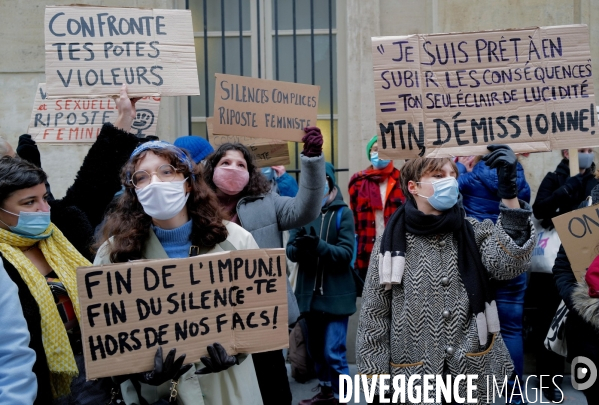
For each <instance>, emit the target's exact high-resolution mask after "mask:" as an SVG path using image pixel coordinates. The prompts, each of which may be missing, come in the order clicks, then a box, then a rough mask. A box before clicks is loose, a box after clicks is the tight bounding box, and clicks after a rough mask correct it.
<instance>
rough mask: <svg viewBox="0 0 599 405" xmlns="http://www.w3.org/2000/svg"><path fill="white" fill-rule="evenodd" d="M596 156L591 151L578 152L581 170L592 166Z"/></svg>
mask: <svg viewBox="0 0 599 405" xmlns="http://www.w3.org/2000/svg"><path fill="white" fill-rule="evenodd" d="M594 157H595V154H594V153H593V152H591V153H584V152H578V167H579V168H580V170H582V169H588V168H589V167H591V165H592V164H593V158H594Z"/></svg>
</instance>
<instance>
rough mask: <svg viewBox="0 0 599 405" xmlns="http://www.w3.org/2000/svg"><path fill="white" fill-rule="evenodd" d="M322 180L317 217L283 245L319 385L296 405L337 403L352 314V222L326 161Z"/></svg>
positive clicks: (354, 293)
mask: <svg viewBox="0 0 599 405" xmlns="http://www.w3.org/2000/svg"><path fill="white" fill-rule="evenodd" d="M326 180H327V182H326V184H325V190H324V196H323V198H322V209H321V213H320V215H319V216H318V218H316V219H315V220H314V221H312V222H311V223H309V224H308V225H306V226H305V227H302V228H298V229H294V230H292V231H291V232H290V236H289V242H288V244H287V256H288V257H289V259H290V260H292V261H294V262H297V263H298V264H299V274H298V280H297V285H296V290H295V295H296V297H297V301H298V305H299V309H300V312H301V313H302V314H303V315H304V316H305V318H306V322H307V325H308V352H309V354H310V356H311V357H312V359H313V360H314V365H315V369H316V374H317V376H318V380H319V387H320V392H319V393H318V394H317V395H316V396H315V397H313V398H311V399H306V400H303V401H300V405H311V404H321V405H326V404H337V403H339V402H338V398H339V375H340V374H349V368H348V365H347V359H346V347H345V342H346V338H347V324H348V317H349V316H350V315H351V314H353V313H354V312H355V311H356V286H355V284H354V279H353V275H352V269H351V268H350V262H351V258H352V253H353V248H354V223H353V215H352V213H351V210H350V209H349V208H348V207H347V204H345V203H344V202H343V197H342V195H341V193H339V192H338V188H337V187H336V185H335V169H334V167H333V165H332V164H330V163H327V164H326Z"/></svg>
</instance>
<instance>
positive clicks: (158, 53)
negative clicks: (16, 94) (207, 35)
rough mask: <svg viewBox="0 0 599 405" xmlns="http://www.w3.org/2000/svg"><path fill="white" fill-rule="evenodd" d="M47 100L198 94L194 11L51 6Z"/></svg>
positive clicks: (47, 26) (48, 14)
mask: <svg viewBox="0 0 599 405" xmlns="http://www.w3.org/2000/svg"><path fill="white" fill-rule="evenodd" d="M45 40H46V83H47V89H48V95H49V97H73V96H78V97H80V98H85V97H92V98H93V97H102V96H114V95H117V94H118V93H119V89H120V88H121V86H122V85H123V84H127V85H129V86H130V89H129V94H130V96H132V97H143V96H159V95H161V96H183V95H197V94H200V89H199V82H198V75H197V67H196V58H195V46H194V42H193V27H192V23H191V11H189V10H151V9H141V8H111V7H89V6H84V7H83V6H48V7H46V17H45Z"/></svg>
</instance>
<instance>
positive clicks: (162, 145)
mask: <svg viewBox="0 0 599 405" xmlns="http://www.w3.org/2000/svg"><path fill="white" fill-rule="evenodd" d="M150 149H155V150H156V149H157V150H161V149H162V150H164V149H167V150H170V151H171V152H173V153H174V154H175V155H176V156H177V159H179V162H181V163H183V164H185V165H187V166H188V167H189V171H190V172H191V177H192V178H194V179H195V175H194V174H193V163H192V162H191V160H190V159H189V157H188V156H187V155H186V154H185V152H183V150H182V149H181V148H178V147H176V146H175V145H173V144H170V143H168V142H165V141H150V142H145V143H142V144H141V145H139V146H138V147H137V148H135V150H134V151H133V152H132V153H131V156H130V157H129V159H132V158H134V157H135V156H137V155H139V154H140V153H142V152H145V151H147V150H150ZM130 177H131V173H127V178H130Z"/></svg>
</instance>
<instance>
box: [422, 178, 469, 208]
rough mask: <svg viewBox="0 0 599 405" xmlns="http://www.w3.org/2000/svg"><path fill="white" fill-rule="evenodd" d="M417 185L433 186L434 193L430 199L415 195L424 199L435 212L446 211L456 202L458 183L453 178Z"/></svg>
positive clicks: (458, 192) (458, 193) (458, 191)
mask: <svg viewBox="0 0 599 405" xmlns="http://www.w3.org/2000/svg"><path fill="white" fill-rule="evenodd" d="M418 183H419V184H422V183H427V184H432V185H433V190H434V192H433V195H431V196H430V197H426V196H424V195H420V194H416V195H417V196H419V197H422V198H426V199H427V200H428V202H429V204H430V205H431V206H432V207H433V208H434V209H436V210H437V211H447V210H448V209H450V208H451V207H453V206H454V205H456V203H457V202H458V196H459V195H460V190H459V187H458V181H457V180H456V179H455V177H451V176H450V177H445V178H442V179H440V180H436V181H432V182H425V181H419V182H418Z"/></svg>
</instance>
